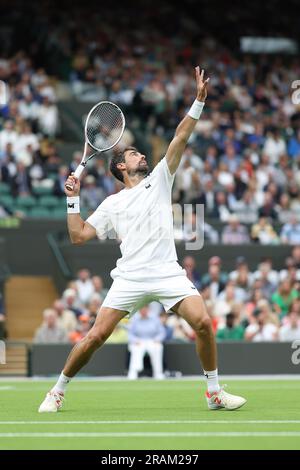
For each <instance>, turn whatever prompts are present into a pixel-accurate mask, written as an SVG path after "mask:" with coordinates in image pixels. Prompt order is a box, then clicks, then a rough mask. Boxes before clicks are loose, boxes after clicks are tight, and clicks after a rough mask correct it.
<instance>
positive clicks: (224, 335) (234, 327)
mask: <svg viewBox="0 0 300 470" xmlns="http://www.w3.org/2000/svg"><path fill="white" fill-rule="evenodd" d="M244 334H245V329H244V327H243V326H242V325H240V324H238V322H236V318H235V315H234V314H233V313H228V314H227V315H226V326H225V327H224V328H221V329H220V330H218V331H217V335H216V338H217V340H219V341H220V340H221V341H242V340H243V339H244Z"/></svg>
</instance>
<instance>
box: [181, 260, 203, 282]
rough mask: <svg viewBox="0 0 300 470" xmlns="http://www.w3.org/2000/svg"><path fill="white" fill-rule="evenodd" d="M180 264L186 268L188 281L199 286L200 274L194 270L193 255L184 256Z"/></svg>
mask: <svg viewBox="0 0 300 470" xmlns="http://www.w3.org/2000/svg"><path fill="white" fill-rule="evenodd" d="M182 266H183V268H184V269H185V270H186V275H187V277H188V278H189V280H190V281H192V283H193V284H194V285H195V286H196V287H197V289H199V288H200V284H201V282H200V274H199V273H198V271H197V270H196V261H195V258H193V256H185V257H184V258H183V261H182Z"/></svg>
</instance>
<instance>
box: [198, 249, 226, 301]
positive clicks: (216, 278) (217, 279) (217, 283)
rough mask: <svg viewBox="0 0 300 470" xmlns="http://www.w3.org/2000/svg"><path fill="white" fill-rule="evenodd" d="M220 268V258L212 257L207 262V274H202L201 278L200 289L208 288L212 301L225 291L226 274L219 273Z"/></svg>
mask: <svg viewBox="0 0 300 470" xmlns="http://www.w3.org/2000/svg"><path fill="white" fill-rule="evenodd" d="M221 266H222V262H221V258H220V257H219V256H212V257H211V258H210V259H209V261H208V273H206V274H204V276H203V278H202V288H204V286H208V285H209V286H210V295H211V300H212V301H214V300H215V299H216V298H217V296H218V295H219V293H220V292H222V291H223V290H224V289H225V285H226V281H227V274H226V273H224V272H222V271H221Z"/></svg>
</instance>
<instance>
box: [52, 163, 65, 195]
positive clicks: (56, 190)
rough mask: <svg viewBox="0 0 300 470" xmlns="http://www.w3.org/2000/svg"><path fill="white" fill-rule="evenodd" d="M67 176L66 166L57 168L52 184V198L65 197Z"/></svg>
mask: <svg viewBox="0 0 300 470" xmlns="http://www.w3.org/2000/svg"><path fill="white" fill-rule="evenodd" d="M68 176H69V169H68V167H67V166H66V165H63V166H61V167H59V170H58V175H57V179H56V180H55V182H54V186H53V194H54V196H58V197H62V196H65V182H66V180H67V178H68Z"/></svg>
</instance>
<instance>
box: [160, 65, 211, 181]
mask: <svg viewBox="0 0 300 470" xmlns="http://www.w3.org/2000/svg"><path fill="white" fill-rule="evenodd" d="M196 81H197V98H196V101H195V103H194V104H193V105H192V108H191V110H190V111H189V113H188V114H187V115H186V116H185V117H184V118H183V120H182V121H181V122H180V123H179V125H178V127H177V129H176V132H175V135H174V138H173V140H172V142H171V143H170V145H169V147H168V150H167V153H166V159H167V163H168V167H169V170H170V173H171V174H173V173H175V171H176V170H177V168H178V165H179V163H180V160H181V157H182V154H183V152H184V149H185V147H186V144H187V141H188V139H189V138H190V136H191V134H192V132H193V130H194V128H195V126H196V123H197V120H198V119H199V117H200V114H201V109H202V107H203V105H204V102H205V99H206V96H207V84H208V81H209V78H207V79H206V80H204V70H202V72H201V73H200V68H199V67H196ZM191 115H193V117H191Z"/></svg>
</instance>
